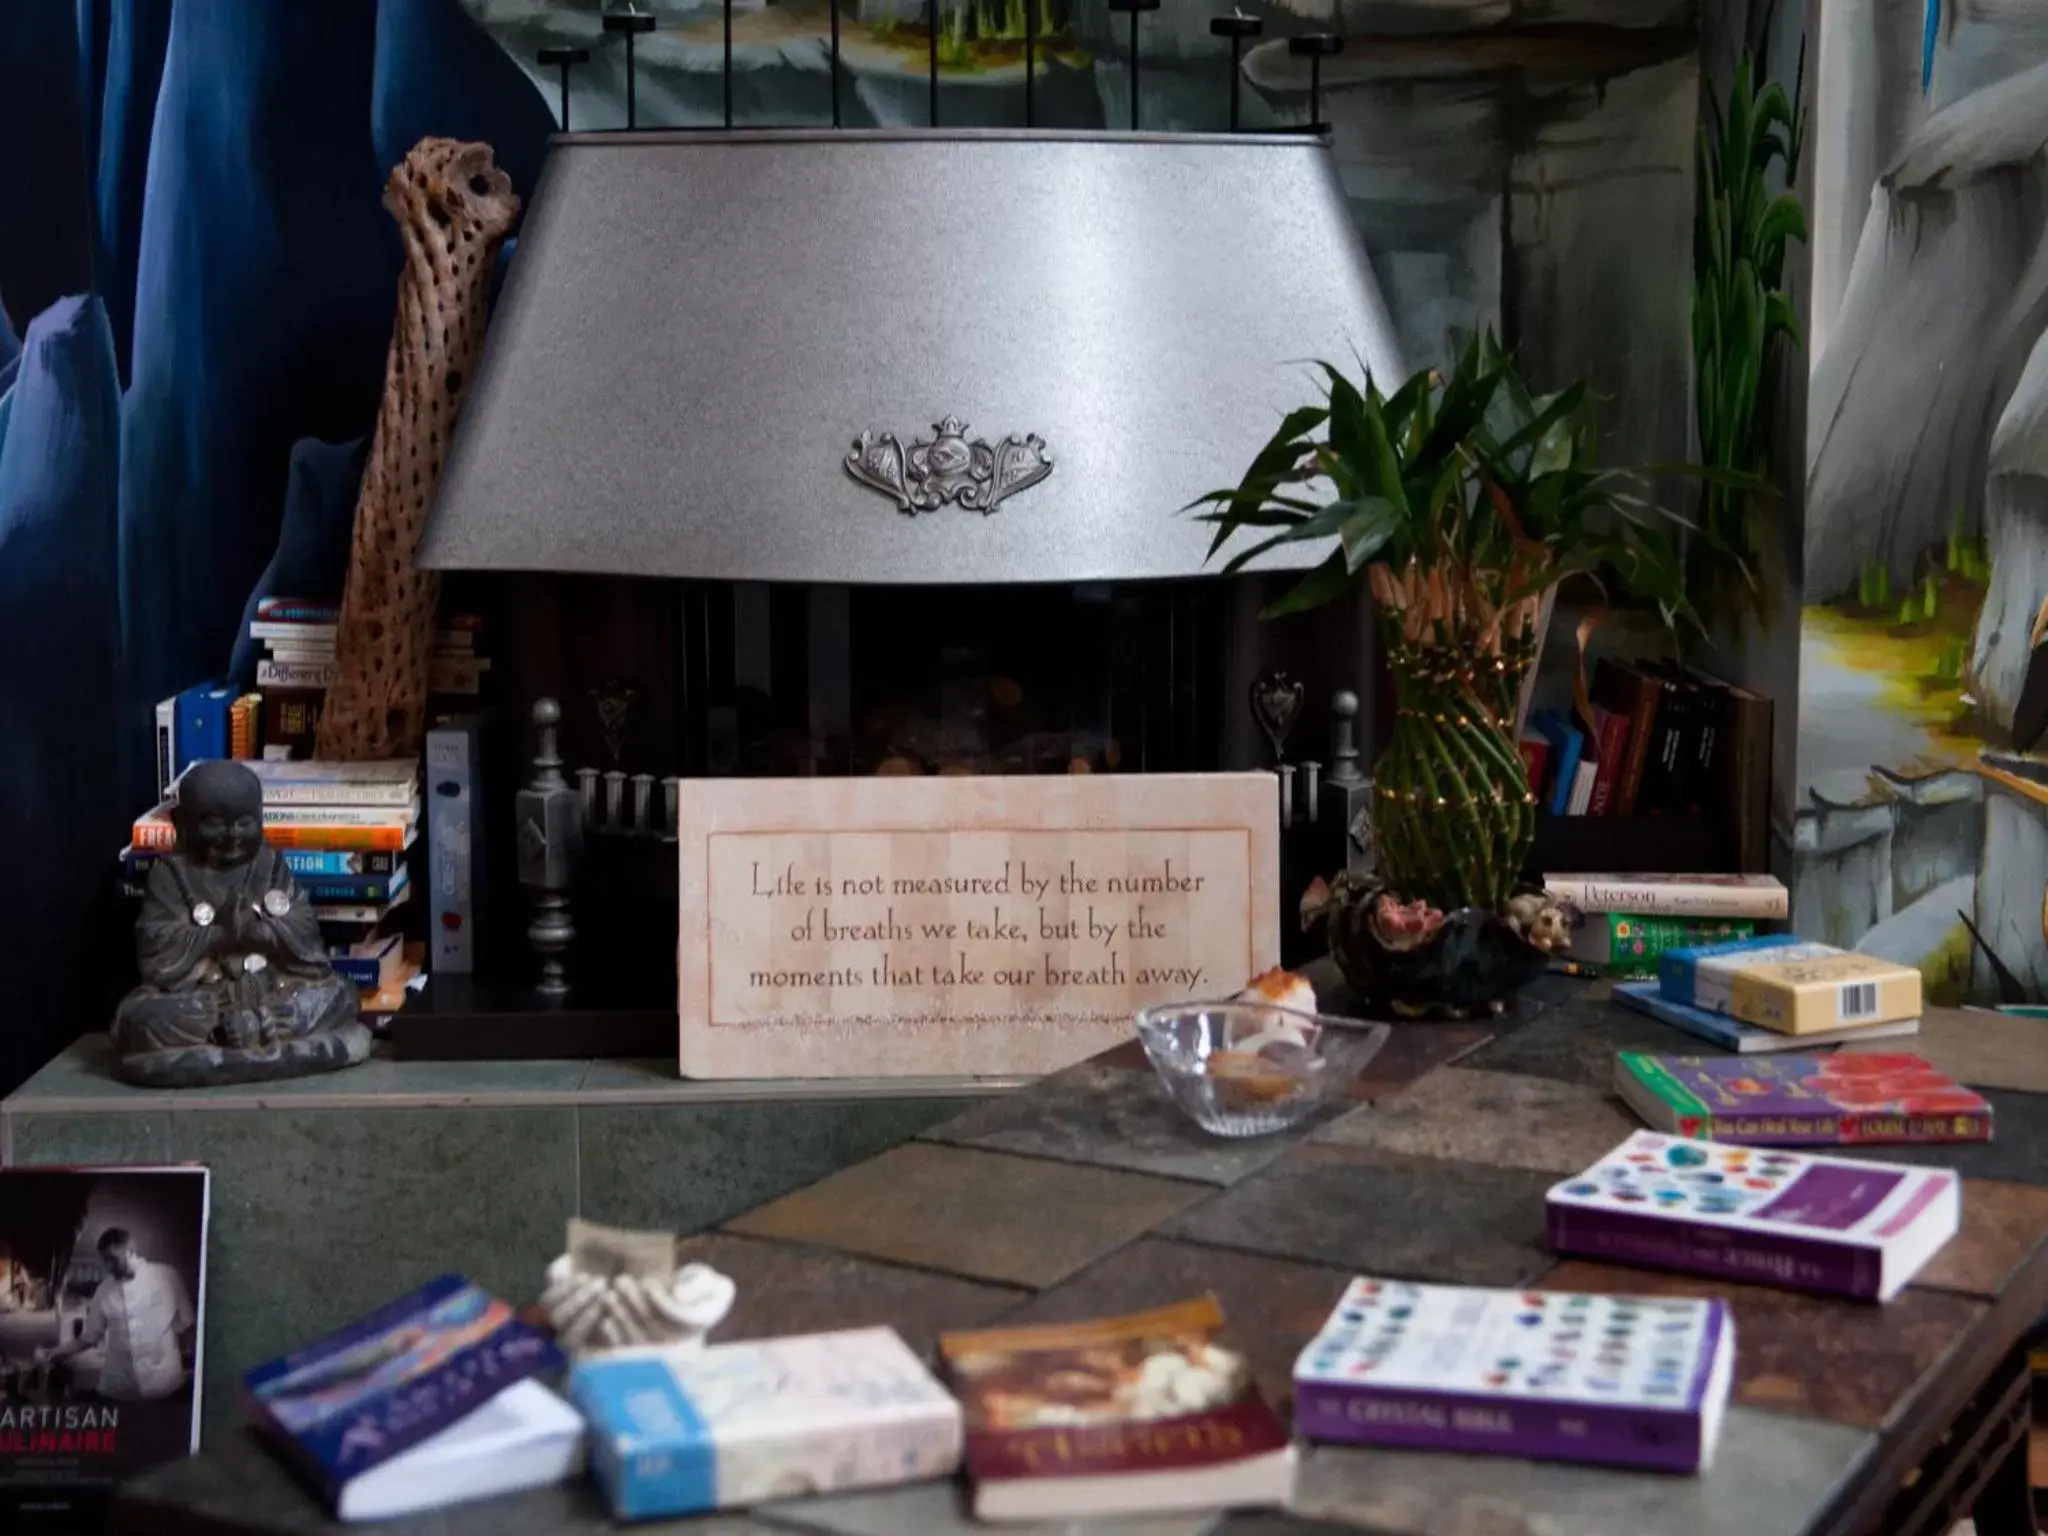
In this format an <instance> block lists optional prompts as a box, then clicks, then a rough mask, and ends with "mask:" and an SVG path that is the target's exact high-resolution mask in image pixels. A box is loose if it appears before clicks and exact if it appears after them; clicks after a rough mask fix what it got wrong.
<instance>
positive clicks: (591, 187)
mask: <svg viewBox="0 0 2048 1536" xmlns="http://www.w3.org/2000/svg"><path fill="white" fill-rule="evenodd" d="M1317 358H1329V359H1331V360H1333V361H1341V362H1342V363H1343V364H1344V365H1345V366H1347V367H1352V366H1355V363H1356V362H1357V361H1363V362H1364V363H1365V364H1366V365H1367V366H1369V367H1370V368H1371V370H1372V372H1373V374H1374V376H1375V377H1376V378H1379V379H1390V378H1398V377H1400V376H1401V374H1402V373H1403V371H1404V370H1403V368H1402V361H1401V359H1400V357H1399V356H1398V352H1397V349H1396V345H1395V342H1394V331H1393V327H1392V325H1391V324H1390V322H1389V320H1388V317H1387V314H1386V311H1385V308H1384V306H1383V305H1382V303H1381V301H1380V298H1379V294H1378V290H1377V288H1376V286H1375V284H1374V281H1373V277H1372V273H1371V269H1370V267H1369V265H1368V263H1367V260H1366V257H1365V253H1364V252H1363V250H1362V248H1361V247H1360V245H1359V243H1358V241H1357V238H1356V236H1355V234H1354V233H1353V228H1352V223H1351V216H1350V212H1349V209H1348V208H1347V206H1346V204H1345V201H1344V198H1343V196H1342V193H1341V191H1340V189H1339V187H1338V184H1337V181H1336V177H1335V174H1334V172H1333V169H1332V167H1331V164H1330V161H1329V157H1328V151H1327V147H1326V146H1325V144H1324V143H1323V142H1322V141H1321V140H1320V139H1318V138H1314V137H1308V136H1299V135H1288V136H1281V135H1258V136H1253V135H1233V136H1219V137H1199V136H1197V137H1190V136H1162V135H1136V134H1129V135H1101V134H1063V133H1047V132H993V131H991V132H927V133H815V132H789V133H729V134H705V133H673V134H639V133H610V134H598V135H565V136H563V137H561V138H560V139H558V141H557V143H556V147H555V148H554V150H553V152H552V154H551V156H550V159H549V162H548V167H547V170H546V172H545V173H544V175H543V178H542V181H541V184H540V186H539V188H538V189H537V191H536V193H535V195H534V198H533V201H532V205H531V207H530V209H529V211H528V214H527V218H526V222H525V225H524V227H523V229H522V231H521V234H520V239H519V248H518V253H517V256H516V258H515V260H514V261H513V263H512V266H511V270H510V274H509V277H508V279H507V283H506V287H505V290H504V292H503V294H502V296H501V297H500V300H499V302H498V305H497V309H496V312H495V314H494V317H493V320H492V324H491V329H490V332H489V335H488V338H487V341H486V346H485V351H484V356H483V359H482V362H481V365H480V371H479V374H478V377H477V379H476V381H475V384H474V386H473V388H472V391H471V393H470V396H469V399H468V402H467V404H466V406H465V408H464V414H463V417H462V420H461V423H460V427H459V429H458V433H457V437H456V441H455V444H454V447H453V450H452V453H451V456H450V460H449V463H448V467H447V470H446V472H445V474H444V477H443V480H442V484H441V486H440V489H439V494H438V496H437V499H436V504H435V508H434V512H433V515H432V518H431V521H430V523H429V526H428V529H427V533H426V536H425V538H424V540H423V543H422V547H421V551H420V556H419V558H420V562H421V564H422V565H424V566H427V567H429V568H432V569H437V570H442V571H445V572H448V573H450V576H451V579H452V580H453V581H455V582H457V583H459V584H460V586H461V588H462V590H463V592H464V596H465V599H468V598H472V597H473V598H475V599H476V600H477V603H478V605H479V606H481V607H483V608H484V609H485V610H487V611H488V612H492V613H495V614H496V615H497V616H498V617H497V624H496V628H497V633H498V634H500V635H501V636H504V637H506V644H505V646H504V650H505V653H506V654H505V661H504V664H503V668H502V671H501V673H500V675H499V677H498V678H497V679H496V682H497V686H498V690H499V698H500V701H501V703H502V704H503V705H504V706H505V710H506V712H507V713H508V714H509V715H511V716H513V717H515V718H514V719H513V721H512V722H511V723H514V724H522V725H523V721H524V717H525V713H526V711H527V709H528V708H529V706H530V705H531V704H532V702H533V701H534V700H535V699H536V698H538V697H541V696H547V697H550V698H554V699H557V700H559V701H560V707H561V723H560V726H559V738H560V742H559V745H560V756H561V758H562V760H563V762H564V764H565V777H566V779H567V789H568V792H569V793H571V794H573V795H574V796H575V797H577V799H578V801H579V803H580V814H581V820H582V822H583V825H584V829H585V836H584V849H583V855H582V858H581V859H580V861H579V863H578V865H577V868H576V871H575V874H574V880H573V887H574V888H573V893H572V901H571V910H572V911H573V913H574V920H575V926H576V930H577V940H576V945H575V951H574V960H575V973H576V976H577V981H576V992H575V994H574V996H575V998H576V999H577V1000H578V1001H577V1003H576V1004H575V1005H574V1006H578V1007H583V1006H585V1005H587V1009H586V1011H588V1010H597V1011H602V1010H603V1008H604V1007H608V1006H611V1005H612V1004H614V1003H617V1002H619V999H621V998H627V999H630V998H632V997H634V996H639V997H642V998H646V999H649V1000H650V1002H649V1005H648V1006H647V1007H645V1008H642V1009H641V1011H644V1012H647V1013H649V1014H651V1015H652V1016H655V1017H658V1018H659V1020H660V1028H661V1029H662V1030H663V1031H665V1032H667V1034H668V1037H669V1038H671V1039H672V1030H673V1017H672V1015H671V1014H666V1013H663V1012H662V1009H663V1008H664V1007H665V1006H666V1003H665V1002H664V1001H663V1000H662V999H661V997H660V996H659V993H660V989H661V988H662V987H663V985H664V984H665V982H672V978H671V976H670V963H669V962H670V950H671V948H672V941H673V935H674V925H675V912H674V906H673V902H674V896H673V891H674V876H673V852H672V848H671V849H670V850H669V851H668V854H667V857H666V858H664V856H663V838H664V834H665V833H666V832H667V830H668V829H669V828H670V827H671V826H672V825H673V809H672V807H673V805H674V804H675V803H676V800H677V798H678V797H679V796H681V795H686V794H687V793H688V792H689V790H688V784H689V780H690V779H691V778H693V777H699V776H704V775H716V776H729V775H759V776H776V777H805V776H811V775H819V774H869V773H880V774H901V775H917V774H932V775H939V774H986V773H1083V772H1085V773H1145V772H1161V771H1187V770H1203V769H1218V768H1243V767H1252V766H1257V765H1261V764H1269V763H1271V762H1272V760H1273V749H1272V745H1271V742H1270V741H1269V739H1268V738H1267V736H1266V735H1265V734H1264V733H1263V732H1262V731H1261V730H1260V728H1259V727H1258V725H1257V724H1256V722H1255V721H1254V718H1253V714H1252V710H1251V708H1250V704H1249V698H1250V694H1251V692H1252V685H1253V683H1254V680H1255V679H1257V678H1259V677H1260V676H1261V675H1263V674H1268V673H1272V672H1275V671H1280V672H1286V673H1288V674H1290V675H1291V677H1292V678H1293V679H1294V680H1295V681H1298V682H1299V683H1300V684H1301V685H1302V697H1303V702H1304V707H1303V709H1302V711H1301V715H1300V718H1299V720H1298V722H1297V724H1296V726H1295V735H1294V737H1293V738H1292V741H1291V744H1290V746H1289V748H1288V755H1289V756H1290V757H1293V758H1296V759H1318V758H1326V757H1327V756H1328V754H1327V752H1326V751H1325V750H1324V740H1325V738H1326V736H1327V732H1328V728H1329V720H1328V705H1329V701H1330V700H1331V698H1332V697H1333V696H1334V695H1335V694H1336V693H1337V692H1338V691H1340V690H1351V691H1354V692H1356V693H1359V694H1362V695H1364V696H1366V697H1367V699H1368V700H1370V697H1371V686H1372V680H1371V678H1370V676H1369V674H1368V672H1367V668H1368V667H1369V665H1370V663H1369V654H1370V647H1369V641H1368V633H1369V631H1368V626H1367V624H1366V622H1365V617H1364V615H1363V613H1362V611H1361V609H1360V607H1359V606H1358V605H1356V604H1349V605H1345V604H1340V605H1337V606H1335V607H1333V608H1332V609H1329V610H1326V611H1322V612H1318V613H1316V614H1313V615H1310V616H1307V617H1305V618H1303V619H1299V620H1293V621H1288V622H1287V623H1284V624H1279V625H1264V624H1261V623H1260V622H1259V620H1258V611H1259V609H1260V607H1261V606H1262V604H1263V602H1264V601H1266V600H1267V599H1268V598H1269V597H1270V596H1271V595H1272V585H1273V582H1274V581H1276V580H1283V579H1284V575H1283V576H1281V577H1274V576H1270V575H1267V574H1260V571H1266V572H1271V571H1280V572H1283V573H1284V572H1285V571H1286V570H1288V569H1290V568H1294V569H1298V568H1299V567H1300V566H1302V565H1305V564H1312V563H1315V562H1317V561H1320V560H1321V559H1323V558H1324V557H1325V556H1326V555H1327V554H1328V553H1329V551H1328V549H1327V548H1324V547H1318V546H1289V547H1287V548H1286V549H1285V550H1283V551H1281V552H1279V554H1278V557H1276V558H1274V559H1270V560H1266V561H1263V562H1260V565H1259V568H1258V569H1257V570H1255V571H1253V572H1252V573H1248V574H1244V575H1240V576H1236V577H1232V578H1229V579H1219V578H1218V577H1217V576H1216V575H1215V574H1214V570H1215V563H1216V562H1212V559H1211V553H1212V552H1211V550H1210V540H1209V529H1208V527H1207V526H1206V525H1204V524H1202V523H1200V522H1197V521H1195V520H1194V519H1192V518H1190V517H1187V516H1184V515H1179V514H1180V511H1181V509H1182V508H1184V507H1185V506H1186V505H1187V504H1188V503H1189V502H1191V501H1192V500H1193V499H1194V498H1196V497H1197V496H1200V495H1201V494H1203V493H1205V492H1207V491H1210V490H1213V489H1216V488H1218V487H1220V486H1223V485H1225V484H1229V483H1234V482H1235V480H1236V479H1237V477H1238V475H1239V474H1240V473H1242V471H1243V469H1244V466H1245V465H1246V464H1248V463H1249V462H1250V461H1251V459H1252V456H1253V455H1254V454H1255V453H1256V451H1257V450H1258V448H1259V447H1260V446H1261V445H1262V444H1263V443H1264V441H1265V440H1266V438H1267V437H1268V436H1269V435H1270V434H1271V432H1272V430H1273V428H1274V427H1275V426H1276V425H1277V424H1278V422H1279V420H1280V417H1281V415H1282V413H1283V412H1284V411H1285V410H1287V409H1289V408H1291V407H1293V406H1295V405H1297V404H1299V403H1300V402H1301V401H1302V400H1303V399H1305V398H1307V397H1309V394H1310V391H1311V390H1312V389H1313V387H1314V386H1313V382H1312V378H1313V375H1312V369H1311V361H1312V360H1314V359H1317ZM1367 713H1368V715H1369V713H1370V711H1369V709H1368V711H1367ZM1369 724H1370V722H1369V720H1368V721H1366V722H1362V724H1361V736H1364V735H1366V734H1367V733H1368V732H1369ZM1360 745H1361V746H1362V747H1363V746H1365V745H1367V742H1366V741H1364V740H1361V742H1360ZM532 747H533V741H532V736H531V733H530V732H528V731H526V730H525V729H523V728H522V729H521V730H518V731H514V732H506V733H504V734H503V735H502V736H501V738H500V742H499V745H498V746H497V747H496V748H494V752H495V754H496V760H494V762H493V764H492V767H493V770H494V771H496V772H497V773H498V775H499V777H500V778H501V779H502V778H506V777H510V776H516V775H521V773H522V770H521V763H522V762H523V755H524V754H526V753H530V752H531V750H532ZM1306 810H1307V807H1306V806H1304V807H1303V814H1302V820H1303V821H1304V823H1306V822H1308V821H1309V820H1310V818H1308V816H1307V815H1306ZM1325 830H1327V829H1325ZM1341 838H1342V833H1341V829H1340V830H1339V831H1338V833H1337V836H1336V842H1335V846H1337V847H1338V848H1339V850H1340V851H1339V857H1341ZM1330 846H1331V843H1330V841H1329V840H1328V839H1327V838H1325V839H1323V840H1322V841H1321V842H1320V843H1319V844H1318V845H1317V847H1316V848H1315V849H1314V850H1313V851H1311V850H1309V849H1308V848H1307V847H1306V846H1304V851H1303V852H1302V854H1301V858H1302V859H1303V860H1304V861H1307V862H1315V861H1318V860H1326V858H1327V854H1328V849H1329V847H1330ZM505 863H506V861H505V860H499V861H497V864H496V868H497V869H498V870H499V872H500V873H499V875H498V876H497V877H496V878H498V879H499V880H500V881H502V880H503V870H504V868H505ZM1304 867H1307V863H1305V864H1304ZM530 873H531V871H529V874H530ZM494 895H495V896H496V897H497V898H498V899H497V900H496V901H495V903H494V905H495V909H496V910H497V911H498V912H500V913H505V914H508V915H509V916H511V918H512V919H513V920H512V921H510V922H507V921H505V920H503V919H502V918H501V919H500V920H499V921H498V922H497V924H496V928H497V932H496V934H495V936H494V937H495V942H494V943H492V944H490V945H488V946H487V948H486V954H487V956H488V957H489V959H488V962H487V963H488V964H489V966H490V967H492V968H493V969H494V970H495V971H496V972H498V973H499V975H498V976H497V977H486V976H482V975H480V976H479V978H478V979H477V981H476V982H475V983H473V984H471V986H472V988H477V987H486V986H496V985H498V983H499V981H500V980H501V979H502V981H503V985H504V987H505V989H506V990H505V996H507V997H510V996H512V995H513V993H515V992H518V991H519V990H520V989H521V988H524V987H526V986H527V985H528V977H529V976H530V968H531V964H532V960H531V957H530V956H529V955H526V954H525V953H523V947H522V942H521V939H522V933H521V930H522V929H523V919H522V918H521V917H520V916H519V903H518V901H517V898H516V894H515V893H510V892H506V891H503V890H500V891H497V892H494ZM458 990H459V989H458V988H455V987H452V986H444V985H443V979H442V978H437V979H436V981H435V984H434V988H433V992H434V998H433V1005H432V1006H430V1007H429V1008H427V1009H424V1010H422V1011H421V1012H420V1013H419V1014H418V1015H417V1016H415V1017H414V1018H412V1019H411V1020H409V1021H408V1020H407V1016H406V1015H401V1016H400V1017H401V1021H402V1023H403V1026H404V1027H406V1028H411V1029H413V1030H414V1032H415V1034H416V1035H421V1034H424V1032H425V1031H426V1029H427V1028H428V1027H429V1025H431V1024H432V1023H433V1022H434V1018H435V1015H436V1014H437V1013H438V1014H446V1013H448V1012H449V1011H450V1009H451V1008H452V1007H453V1005H452V1004H450V999H451V998H452V997H454V996H455V994H456V992H457V991H458ZM494 995H495V994H494ZM469 1001H470V1003H471V1004H472V1005H473V1008H472V1011H478V1010H480V1011H481V1012H482V1013H486V1014H490V1015H491V1017H492V1018H493V1019H494V1020H495V1021H496V1022H494V1024H493V1025H492V1027H493V1028H494V1029H496V1030H497V1031H498V1033H499V1034H500V1036H501V1037H502V1036H503V1034H504V1029H505V1026H504V1023H503V1017H504V1016H505V1015H506V1014H507V1010H510V1009H511V1004H509V1003H506V1004H504V1005H503V1007H500V1006H499V1005H498V1004H492V1005H491V1006H490V1007H483V1006H482V1005H481V1004H478V1003H476V999H475V997H471V998H470V999H469ZM620 1006H627V1005H626V1004H624V1003H621V1004H620ZM632 1008H641V1004H639V1003H637V1002H636V1003H631V1004H630V1007H629V1010H628V1011H631V1009H632ZM592 1027H593V1028H594V1027H595V1026H592ZM595 1038H597V1037H595V1036H593V1035H591V1034H590V1033H588V1031H586V1033H585V1034H584V1036H583V1039H584V1041H585V1045H584V1047H583V1048H584V1049H599V1048H602V1047H601V1046H599V1045H592V1044H589V1043H588V1042H589V1041H591V1040H592V1039H595ZM404 1040H405V1035H404V1034H403V1033H402V1034H401V1043H402V1045H403V1043H404ZM663 1048H664V1049H665V1047H663ZM524 1053H526V1054H548V1053H549V1049H548V1048H547V1047H546V1046H544V1045H540V1044H538V1042H537V1040H536V1039H532V1038H529V1045H528V1049H527V1050H526V1051H525V1052H524Z"/></svg>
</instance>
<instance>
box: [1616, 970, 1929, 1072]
mask: <svg viewBox="0 0 2048 1536" xmlns="http://www.w3.org/2000/svg"><path fill="white" fill-rule="evenodd" d="M1658 987H1659V983H1657V982H1654V981H1630V982H1623V983H1622V984H1621V985H1619V986H1617V987H1616V988H1615V989H1614V1000H1615V1001H1616V1002H1617V1003H1620V1004H1621V1005H1622V1006H1623V1007H1625V1008H1633V1009H1634V1010H1635V1011H1636V1012H1637V1013H1647V1014H1648V1015H1649V1016H1650V1017H1651V1018H1653V1019H1656V1020H1657V1021H1658V1022H1660V1023H1664V1024H1669V1025H1670V1026H1671V1027H1672V1028H1673V1029H1679V1030H1683V1031H1684V1032H1685V1033H1686V1034H1688V1035H1694V1036H1697V1037H1698V1038H1699V1039H1701V1040H1705V1041H1708V1042H1710V1043H1712V1044H1714V1045H1718V1046H1720V1047H1721V1049H1722V1050H1724V1051H1735V1052H1738V1053H1739V1054H1741V1055H1744V1056H1753V1055H1756V1054H1757V1053H1759V1052H1761V1051H1803V1050H1807V1049H1810V1048H1811V1047H1813V1046H1816V1045H1833V1044H1835V1043H1837V1042H1839V1041H1843V1040H1882V1039H1887V1038H1889V1037H1891V1036H1894V1035H1912V1034H1918V1033H1919V1031H1920V1021H1919V1020H1918V1019H1901V1020H1899V1021H1897V1022H1894V1023H1891V1024H1854V1025H1851V1026H1850V1027H1849V1028H1847V1029H1824V1030H1818V1031H1816V1032H1815V1033H1813V1034H1810V1035H1786V1034H1780V1033H1779V1032H1778V1031H1777V1030H1775V1029H1760V1028H1758V1027H1757V1026H1756V1025H1754V1024H1745V1023H1743V1022H1742V1020H1740V1019H1733V1018H1730V1017H1729V1016H1728V1015H1727V1014H1725V1013H1713V1012H1710V1011H1709V1010H1707V1009H1705V1008H1695V1007H1693V1006H1692V1005H1691V1004H1690V1003H1674V1002H1672V1001H1671V1000H1670V999H1669V998H1667V997H1665V996H1664V995H1663V994H1662V993H1661V992H1660V991H1659V990H1658Z"/></svg>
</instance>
